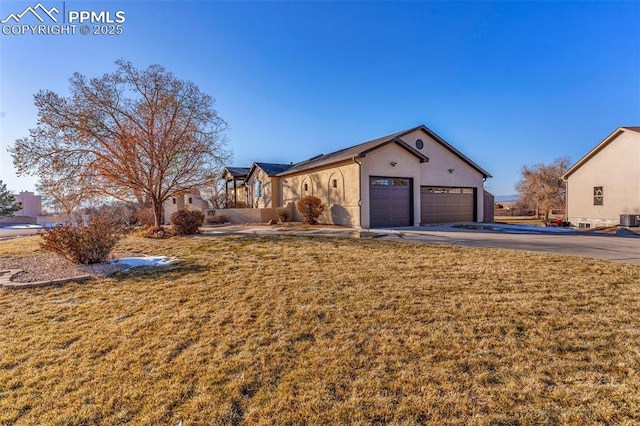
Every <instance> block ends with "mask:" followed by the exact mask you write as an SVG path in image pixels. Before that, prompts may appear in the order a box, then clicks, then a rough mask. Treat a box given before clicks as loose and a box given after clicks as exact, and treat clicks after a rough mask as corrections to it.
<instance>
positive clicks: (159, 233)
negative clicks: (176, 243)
mask: <svg viewBox="0 0 640 426" xmlns="http://www.w3.org/2000/svg"><path fill="white" fill-rule="evenodd" d="M131 235H133V236H134V237H138V238H153V239H156V240H162V239H165V238H170V237H172V236H173V232H171V230H170V229H166V228H164V227H162V226H159V227H155V226H145V227H144V228H140V229H138V230H136V231H135V232H133V233H132V234H131Z"/></svg>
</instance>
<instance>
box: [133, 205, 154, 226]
mask: <svg viewBox="0 0 640 426" xmlns="http://www.w3.org/2000/svg"><path fill="white" fill-rule="evenodd" d="M136 218H137V219H138V224H139V225H141V226H154V225H155V224H156V219H155V216H154V214H153V208H151V207H143V208H141V209H140V210H138V211H137V212H136Z"/></svg>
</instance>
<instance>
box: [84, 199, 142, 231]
mask: <svg viewBox="0 0 640 426" xmlns="http://www.w3.org/2000/svg"><path fill="white" fill-rule="evenodd" d="M137 212H138V209H137V208H136V205H135V204H131V203H123V202H115V203H110V204H103V205H101V206H98V207H95V208H92V209H90V211H89V212H88V213H90V214H92V215H96V214H97V215H103V216H107V217H109V218H110V220H112V221H113V222H115V223H117V224H118V225H122V226H132V225H135V224H136V223H137V222H138V218H137Z"/></svg>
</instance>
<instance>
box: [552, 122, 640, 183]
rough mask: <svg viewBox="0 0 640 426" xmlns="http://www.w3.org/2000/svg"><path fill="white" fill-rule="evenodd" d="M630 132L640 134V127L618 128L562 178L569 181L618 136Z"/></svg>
mask: <svg viewBox="0 0 640 426" xmlns="http://www.w3.org/2000/svg"><path fill="white" fill-rule="evenodd" d="M627 130H630V131H633V132H638V133H640V126H632V127H618V128H617V129H616V130H615V131H614V132H613V133H611V134H610V135H609V136H607V137H606V138H605V139H604V140H603V141H602V142H600V143H599V144H598V145H596V146H595V147H594V148H593V149H592V150H591V151H589V152H588V153H587V155H585V156H584V157H582V158H581V159H580V160H578V162H577V163H575V164H574V165H573V166H571V167H570V168H569V170H567V171H566V172H565V174H563V175H562V176H561V178H562V179H567V178H569V176H571V175H572V174H573V173H574V172H575V171H576V170H578V169H579V168H580V167H582V166H583V165H584V164H585V163H586V162H587V161H589V160H591V159H592V158H593V157H594V156H595V155H596V154H597V153H599V152H600V151H602V150H603V149H604V148H605V147H606V146H607V145H609V144H610V143H611V142H613V141H614V140H615V139H616V138H617V137H618V136H620V135H621V134H623V133H624V132H625V131H627Z"/></svg>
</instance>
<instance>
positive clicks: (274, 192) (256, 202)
mask: <svg viewBox="0 0 640 426" xmlns="http://www.w3.org/2000/svg"><path fill="white" fill-rule="evenodd" d="M290 167H292V165H291V164H276V163H253V166H251V169H250V170H249V173H247V180H246V185H247V190H248V197H249V207H254V208H270V207H282V206H283V205H282V203H281V200H282V198H281V191H280V190H279V183H280V178H279V177H278V175H279V174H280V173H282V172H284V171H286V170H287V169H289V168H290Z"/></svg>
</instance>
